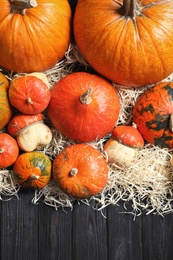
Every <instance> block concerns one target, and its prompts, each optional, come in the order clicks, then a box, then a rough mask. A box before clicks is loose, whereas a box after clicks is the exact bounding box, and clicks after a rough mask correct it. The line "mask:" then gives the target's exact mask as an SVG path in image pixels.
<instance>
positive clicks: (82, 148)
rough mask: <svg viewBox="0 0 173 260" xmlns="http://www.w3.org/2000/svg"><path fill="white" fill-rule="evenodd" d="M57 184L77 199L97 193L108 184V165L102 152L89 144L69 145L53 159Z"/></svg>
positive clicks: (54, 176)
mask: <svg viewBox="0 0 173 260" xmlns="http://www.w3.org/2000/svg"><path fill="white" fill-rule="evenodd" d="M53 178H54V180H55V182H56V184H57V185H58V186H59V187H60V188H61V189H62V190H63V191H64V192H65V193H67V194H70V195H71V196H73V197H75V198H76V199H86V198H89V197H91V196H94V195H97V194H98V193H99V192H100V191H101V190H102V189H103V188H104V187H105V185H106V184H107V180H108V166H107V163H106V161H105V159H104V158H103V156H102V155H101V153H100V152H99V151H98V150H96V149H95V148H93V147H92V146H90V145H87V144H75V145H71V146H68V147H67V148H65V149H64V150H63V151H62V152H61V153H59V154H58V155H57V156H56V158H55V159H54V161H53Z"/></svg>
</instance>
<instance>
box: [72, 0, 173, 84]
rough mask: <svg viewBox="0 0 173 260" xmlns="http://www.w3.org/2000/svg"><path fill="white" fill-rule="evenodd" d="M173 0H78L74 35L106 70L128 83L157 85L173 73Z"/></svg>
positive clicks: (86, 55)
mask: <svg viewBox="0 0 173 260" xmlns="http://www.w3.org/2000/svg"><path fill="white" fill-rule="evenodd" d="M172 25H173V1H163V0H155V1H153V0H142V1H141V0H119V1H113V0H85V1H83V0H78V3H77V6H76V11H75V16H74V26H73V27H74V28H73V30H74V37H75V41H76V43H77V45H78V47H79V51H80V52H81V54H82V55H83V56H84V58H85V59H86V60H87V61H88V62H89V63H90V65H91V66H92V67H93V68H94V69H95V70H96V71H97V72H99V73H100V74H101V75H103V76H105V77H107V78H108V79H110V80H112V81H114V82H116V83H118V84H121V85H125V86H129V87H131V86H135V87H139V86H142V85H147V84H153V83H156V82H159V81H161V80H162V79H164V78H166V77H167V76H168V75H169V74H171V73H172V72H173V51H172V50H173V29H172Z"/></svg>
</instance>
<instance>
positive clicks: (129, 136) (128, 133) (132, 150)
mask: <svg viewBox="0 0 173 260" xmlns="http://www.w3.org/2000/svg"><path fill="white" fill-rule="evenodd" d="M143 146H144V139H143V137H142V135H141V134H140V132H139V131H138V129H137V128H136V125H134V124H133V125H118V126H117V127H115V128H114V129H113V131H112V136H111V137H110V138H109V139H108V141H107V142H106V143H105V144H104V147H103V151H104V152H105V153H106V156H107V161H108V162H109V163H116V164H117V165H119V166H120V167H125V168H128V167H130V166H131V165H132V164H133V163H135V160H136V159H137V155H138V153H139V150H140V149H142V148H143Z"/></svg>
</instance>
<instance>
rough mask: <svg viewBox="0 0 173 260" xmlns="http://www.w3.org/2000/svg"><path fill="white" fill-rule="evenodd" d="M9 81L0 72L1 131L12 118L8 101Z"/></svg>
mask: <svg viewBox="0 0 173 260" xmlns="http://www.w3.org/2000/svg"><path fill="white" fill-rule="evenodd" d="M8 89H9V81H8V79H7V78H6V77H5V75H4V74H3V73H1V72H0V130H2V129H3V128H4V127H5V126H6V125H7V123H8V122H9V120H10V118H11V117H12V114H13V112H12V108H11V105H10V102H9V100H8Z"/></svg>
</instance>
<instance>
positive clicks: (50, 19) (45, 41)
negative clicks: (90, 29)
mask: <svg viewBox="0 0 173 260" xmlns="http://www.w3.org/2000/svg"><path fill="white" fill-rule="evenodd" d="M0 21H1V23H0V50H1V51H0V66H1V67H3V68H5V69H7V70H12V71H15V72H33V71H44V70H47V69H49V68H51V67H53V66H54V65H55V64H56V63H57V62H58V61H59V60H61V59H62V58H63V57H64V54H65V52H66V50H67V49H68V46H69V42H70V34H71V8H70V5H69V3H68V1H67V0H3V1H1V11H0Z"/></svg>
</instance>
